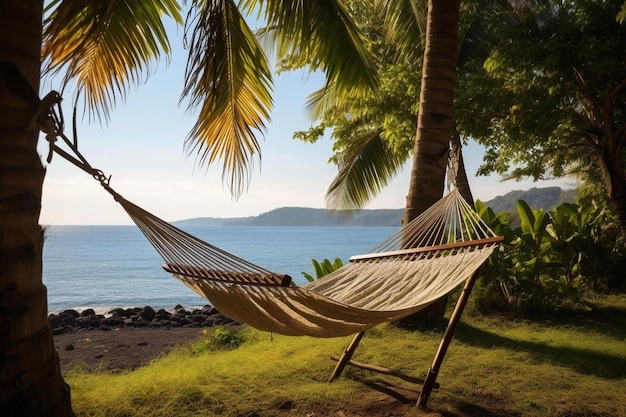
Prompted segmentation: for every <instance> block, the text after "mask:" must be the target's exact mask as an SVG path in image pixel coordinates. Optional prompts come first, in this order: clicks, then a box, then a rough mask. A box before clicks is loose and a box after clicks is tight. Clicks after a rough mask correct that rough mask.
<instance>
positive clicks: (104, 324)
mask: <svg viewBox="0 0 626 417" xmlns="http://www.w3.org/2000/svg"><path fill="white" fill-rule="evenodd" d="M48 322H49V323H50V327H51V328H52V334H53V335H60V334H65V333H75V332H77V331H85V330H100V331H110V330H113V329H119V328H131V329H133V328H144V327H148V328H202V327H214V326H228V325H239V323H237V322H235V321H234V320H232V319H230V318H228V317H226V316H224V315H223V314H221V313H220V312H219V311H218V310H217V309H216V308H215V307H213V306H211V305H205V306H203V307H201V308H192V309H187V308H185V307H183V306H182V305H180V304H178V305H176V306H175V307H174V308H173V310H166V309H163V308H161V309H154V308H152V307H150V306H144V307H128V308H122V307H115V308H112V309H109V311H108V312H106V313H99V312H98V311H96V310H95V309H93V308H86V309H84V310H82V311H78V310H74V309H67V310H63V311H62V312H60V313H49V314H48Z"/></svg>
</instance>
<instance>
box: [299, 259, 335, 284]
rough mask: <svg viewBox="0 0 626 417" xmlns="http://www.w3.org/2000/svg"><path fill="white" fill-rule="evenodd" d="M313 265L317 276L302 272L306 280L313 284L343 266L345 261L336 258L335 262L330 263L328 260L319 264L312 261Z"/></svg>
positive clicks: (314, 260)
mask: <svg viewBox="0 0 626 417" xmlns="http://www.w3.org/2000/svg"><path fill="white" fill-rule="evenodd" d="M311 263H312V264H313V271H314V272H313V273H314V274H315V276H313V275H311V274H309V273H307V272H302V275H304V278H306V280H307V281H309V282H313V281H315V280H316V279H320V278H322V277H325V276H326V275H328V274H330V273H331V272H333V271H335V270H337V269H339V268H341V267H342V266H343V261H342V260H341V258H335V260H334V261H333V262H330V261H329V260H328V259H326V258H324V260H323V261H322V262H318V261H317V260H316V259H311Z"/></svg>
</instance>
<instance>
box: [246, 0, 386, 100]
mask: <svg viewBox="0 0 626 417" xmlns="http://www.w3.org/2000/svg"><path fill="white" fill-rule="evenodd" d="M242 8H243V9H245V10H248V11H250V12H253V11H255V10H263V11H264V12H265V18H266V24H267V27H268V29H269V32H268V34H270V35H271V36H272V37H273V40H274V41H275V42H276V45H277V53H278V56H279V58H282V57H285V56H293V57H297V58H298V59H299V62H300V65H301V66H302V67H304V66H308V67H309V68H310V69H312V70H317V69H322V70H323V71H324V73H325V74H326V81H327V85H333V84H334V85H335V88H337V89H338V90H341V91H346V92H349V93H352V94H355V93H356V92H357V91H359V90H362V89H363V88H367V89H371V88H375V87H376V86H377V85H378V77H377V71H376V66H375V64H374V61H373V60H372V57H371V56H370V53H369V52H368V50H367V48H366V39H365V37H364V36H363V34H362V33H361V32H360V30H359V29H358V27H357V26H356V24H355V23H354V22H353V21H352V19H351V18H350V14H349V12H348V10H347V9H346V6H345V5H344V3H343V2H342V1H339V0H326V1H310V0H291V1H276V0H245V1H243V3H242ZM294 61H295V60H294Z"/></svg>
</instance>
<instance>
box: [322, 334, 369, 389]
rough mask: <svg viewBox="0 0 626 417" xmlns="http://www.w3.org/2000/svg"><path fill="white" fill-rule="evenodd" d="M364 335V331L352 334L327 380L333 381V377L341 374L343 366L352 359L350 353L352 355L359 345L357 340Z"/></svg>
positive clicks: (335, 377)
mask: <svg viewBox="0 0 626 417" xmlns="http://www.w3.org/2000/svg"><path fill="white" fill-rule="evenodd" d="M364 335H365V332H361V333H357V334H356V336H354V339H352V342H351V343H350V345H349V346H348V347H347V348H346V350H345V351H344V352H343V355H341V358H339V361H338V362H337V366H335V369H334V370H333V373H332V374H331V375H330V378H329V379H328V382H333V381H334V380H335V379H337V378H338V377H339V375H341V372H343V368H345V367H346V364H347V363H348V362H349V361H350V359H352V355H354V351H355V350H356V348H357V346H359V342H360V341H361V339H363V336H364Z"/></svg>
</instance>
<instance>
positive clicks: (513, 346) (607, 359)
mask: <svg viewBox="0 0 626 417" xmlns="http://www.w3.org/2000/svg"><path fill="white" fill-rule="evenodd" d="M455 338H456V339H457V340H459V341H460V342H462V343H465V344H467V345H470V346H475V347H480V348H485V349H490V348H503V349H508V350H512V351H517V352H528V353H530V354H531V355H532V356H533V358H535V359H536V360H538V361H545V362H546V363H553V364H557V365H559V366H563V367H567V368H570V369H572V370H574V371H576V372H579V373H582V374H587V375H595V376H598V377H601V378H608V379H619V378H624V377H626V358H624V357H620V356H614V355H608V354H604V353H600V352H595V351H592V350H588V349H576V348H572V347H555V346H548V345H546V344H543V343H540V342H532V341H525V340H515V339H511V338H508V337H504V336H501V335H498V334H495V333H491V332H489V331H486V330H483V329H479V328H477V327H473V326H471V325H469V324H467V323H463V322H461V323H459V326H458V328H457V331H456V335H455Z"/></svg>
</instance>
